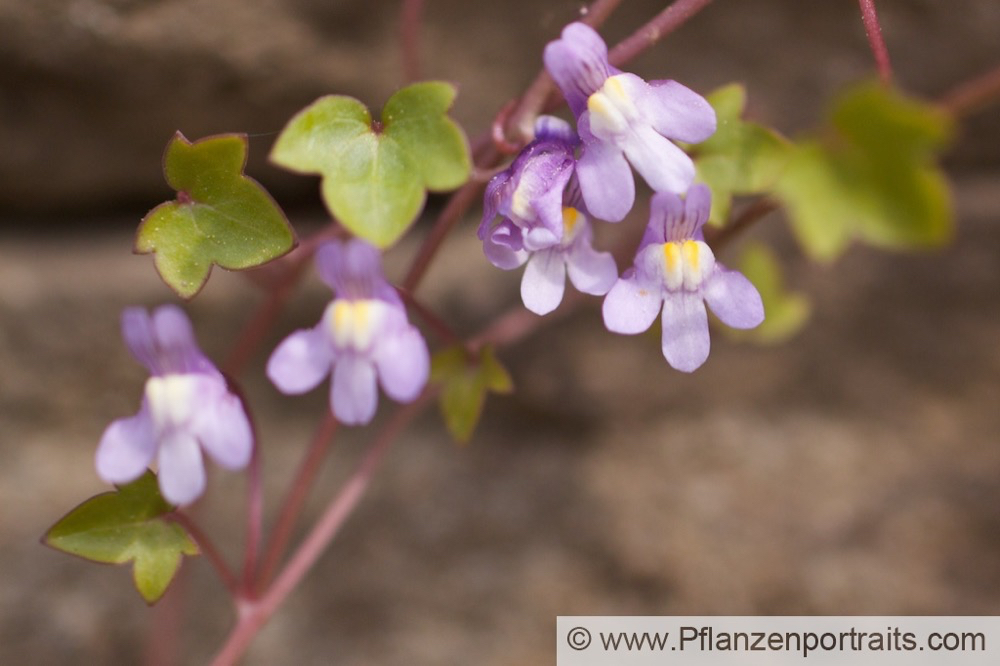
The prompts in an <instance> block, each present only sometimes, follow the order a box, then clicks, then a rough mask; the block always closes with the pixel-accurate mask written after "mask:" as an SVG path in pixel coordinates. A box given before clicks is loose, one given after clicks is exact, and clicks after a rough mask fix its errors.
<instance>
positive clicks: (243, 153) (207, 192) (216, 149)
mask: <svg viewBox="0 0 1000 666" xmlns="http://www.w3.org/2000/svg"><path fill="white" fill-rule="evenodd" d="M246 160H247V137H246V136H245V135H242V134H225V135H220V136H215V137H209V138H207V139H202V140H200V141H196V142H194V143H191V142H189V141H188V140H187V139H186V138H184V135H182V134H181V133H180V132H178V133H177V134H175V135H174V136H173V138H172V139H171V140H170V143H169V144H167V150H166V153H165V154H164V157H163V173H164V175H165V176H166V179H167V183H168V184H169V185H170V186H171V187H172V188H174V189H175V190H177V199H176V200H175V201H168V202H166V203H163V204H160V205H159V206H157V207H156V208H154V209H153V210H151V211H150V212H149V213H148V214H147V215H146V217H145V218H143V220H142V224H140V225H139V231H138V234H137V235H136V239H135V251H136V252H138V253H140V254H148V253H154V263H155V265H156V270H157V271H158V272H159V273H160V276H161V277H162V278H163V281H164V282H166V283H167V285H169V286H170V288H171V289H173V290H174V291H176V292H177V293H178V294H179V295H180V296H181V297H183V298H192V297H193V296H194V295H195V294H197V293H198V291H199V290H201V288H202V286H204V284H205V282H206V281H207V280H208V276H209V273H210V272H211V270H212V264H218V265H219V266H222V267H223V268H227V269H230V270H243V269H246V268H253V267H254V266H260V265H261V264H265V263H267V262H269V261H271V260H272V259H276V258H277V257H280V256H281V255H283V254H285V253H287V252H288V251H289V250H291V249H292V248H293V247H295V242H296V241H295V233H294V232H293V231H292V228H291V226H290V225H289V224H288V220H287V219H286V218H285V215H284V213H282V212H281V209H280V208H279V207H278V204H276V203H275V202H274V200H273V199H272V198H271V196H270V195H269V194H268V193H267V191H266V190H265V189H264V188H263V187H261V186H260V185H259V184H258V183H257V182H256V181H254V180H253V179H251V178H250V177H248V176H246V175H244V173H243V169H244V167H245V166H246Z"/></svg>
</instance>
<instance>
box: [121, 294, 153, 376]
mask: <svg viewBox="0 0 1000 666" xmlns="http://www.w3.org/2000/svg"><path fill="white" fill-rule="evenodd" d="M121 325H122V338H124V339H125V346H126V347H128V349H129V351H130V352H132V356H134V357H135V359H136V360H137V361H139V363H142V364H143V365H144V366H145V367H146V369H147V370H149V372H150V374H154V375H159V374H162V373H163V369H162V368H161V367H160V361H159V358H158V354H157V351H156V334H155V333H154V331H153V321H152V319H150V317H149V313H148V312H146V309H145V308H125V310H123V311H122V319H121Z"/></svg>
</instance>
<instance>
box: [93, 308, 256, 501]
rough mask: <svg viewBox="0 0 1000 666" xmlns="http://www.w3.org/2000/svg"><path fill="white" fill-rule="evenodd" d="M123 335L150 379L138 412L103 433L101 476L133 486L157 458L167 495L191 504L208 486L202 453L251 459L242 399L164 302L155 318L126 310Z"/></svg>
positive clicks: (183, 319)
mask: <svg viewBox="0 0 1000 666" xmlns="http://www.w3.org/2000/svg"><path fill="white" fill-rule="evenodd" d="M122 337H124V338H125V344H126V345H128V348H129V350H130V351H131V352H132V355H133V356H134V357H135V358H136V359H137V360H138V361H139V362H140V363H142V364H143V365H144V366H146V368H147V369H148V370H149V372H150V374H151V375H152V376H151V377H150V378H149V379H148V380H146V388H145V393H144V395H143V399H142V407H141V408H140V409H139V413H138V414H136V415H135V416H132V417H129V418H123V419H118V420H117V421H115V422H113V423H112V424H111V425H109V426H108V428H107V429H106V430H105V431H104V435H103V436H102V437H101V443H100V444H99V445H98V447H97V460H96V462H97V473H98V475H99V476H100V477H101V478H102V479H103V480H104V481H107V482H108V483H128V482H130V481H133V480H135V479H137V478H139V477H140V476H141V475H142V474H143V472H145V471H146V468H147V467H148V466H149V465H150V464H151V463H152V462H153V459H154V458H155V459H156V461H157V465H158V468H159V484H160V492H161V493H162V494H163V497H164V498H165V499H166V500H167V501H168V502H170V503H171V504H177V505H183V504H190V503H191V502H193V501H194V500H196V499H197V498H198V497H199V496H200V495H201V493H202V492H203V491H204V489H205V468H204V463H203V461H202V451H204V452H205V453H207V454H208V455H209V456H210V457H211V458H212V459H213V460H215V462H217V463H218V464H219V465H221V466H222V467H225V468H226V469H231V470H236V469H242V468H243V467H246V465H247V463H248V462H249V461H250V453H251V450H252V449H253V433H252V430H251V428H250V421H249V419H248V418H247V415H246V412H245V411H244V410H243V403H242V402H241V401H240V399H239V398H238V397H237V396H236V395H234V394H233V393H232V392H230V391H229V389H228V388H227V386H226V380H225V378H224V377H223V376H222V373H220V372H219V371H218V370H217V369H216V368H215V366H214V365H213V364H212V362H211V361H209V360H208V359H207V358H206V357H205V355H204V354H202V352H201V350H200V349H199V348H198V344H197V342H196V341H195V339H194V332H193V331H192V330H191V322H190V321H189V320H188V318H187V316H186V315H185V314H184V312H183V311H182V310H181V309H180V308H178V307H176V306H173V305H164V306H162V307H160V308H158V309H157V310H156V311H155V312H154V313H153V316H152V317H150V316H149V314H148V313H147V312H146V311H145V310H144V309H142V308H128V309H126V310H125V311H124V312H123V313H122Z"/></svg>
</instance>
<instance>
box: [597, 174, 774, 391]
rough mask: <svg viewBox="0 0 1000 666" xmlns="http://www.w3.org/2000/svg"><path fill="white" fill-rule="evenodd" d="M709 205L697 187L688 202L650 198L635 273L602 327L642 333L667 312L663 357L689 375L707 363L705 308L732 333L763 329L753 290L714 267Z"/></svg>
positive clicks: (618, 290) (609, 305)
mask: <svg viewBox="0 0 1000 666" xmlns="http://www.w3.org/2000/svg"><path fill="white" fill-rule="evenodd" d="M710 204H711V193H710V192H709V189H708V188H707V187H705V186H704V185H695V186H694V187H692V188H691V190H690V191H689V192H688V194H687V198H686V199H685V200H684V201H681V199H680V197H678V196H677V195H676V194H673V193H669V192H664V193H659V194H655V195H653V200H652V204H651V208H652V211H651V215H650V220H649V226H648V227H646V233H645V235H644V236H643V239H642V242H641V244H640V245H639V250H638V252H637V253H636V257H635V266H634V267H632V268H630V269H629V270H627V271H625V273H624V274H623V275H622V277H621V278H620V279H619V280H618V281H617V282H616V283H615V285H614V286H613V287H612V288H611V291H609V292H608V295H607V297H606V298H605V299H604V308H603V312H604V325H605V326H607V328H608V330H609V331H613V332H615V333H626V334H634V333H641V332H643V331H645V330H646V329H648V328H649V327H650V325H652V323H653V320H654V319H656V315H657V313H658V312H661V311H662V313H663V317H662V322H663V338H662V340H663V342H662V346H663V355H664V356H665V357H666V359H667V362H668V363H669V364H670V365H671V366H673V367H674V368H677V369H678V370H683V371H684V372H692V371H694V370H696V369H697V368H698V367H700V366H701V364H702V363H704V362H705V360H706V359H707V358H708V352H709V346H710V341H709V335H708V315H707V313H706V311H705V303H708V307H709V308H711V310H712V312H713V313H715V315H716V316H717V317H718V318H719V319H720V320H721V321H722V323H724V324H726V325H728V326H732V327H733V328H754V327H755V326H757V325H759V324H760V323H761V322H762V321H764V305H763V303H762V302H761V298H760V294H759V293H758V292H757V289H756V287H754V286H753V284H751V283H750V281H749V280H747V279H746V278H745V277H744V276H743V274H742V273H739V272H737V271H732V270H728V269H726V268H725V267H723V266H722V265H721V264H719V263H717V262H716V261H715V255H713V254H712V250H711V248H709V247H708V245H706V244H705V240H704V235H703V234H702V227H703V226H704V224H705V221H706V220H707V219H708V212H709V206H710Z"/></svg>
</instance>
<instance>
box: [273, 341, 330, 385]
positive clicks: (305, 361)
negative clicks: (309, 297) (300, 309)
mask: <svg viewBox="0 0 1000 666" xmlns="http://www.w3.org/2000/svg"><path fill="white" fill-rule="evenodd" d="M320 326H322V324H320ZM332 362H333V350H332V348H331V346H330V343H329V341H328V340H327V338H326V336H325V335H324V334H323V331H322V330H321V329H320V327H319V326H317V327H316V328H307V329H302V330H299V331H296V332H294V333H292V334H291V335H289V336H288V337H287V338H285V339H284V340H283V341H282V342H281V344H279V345H278V346H277V348H276V349H275V350H274V352H273V353H272V354H271V358H269V359H268V361H267V376H268V378H269V379H270V380H271V381H272V382H273V383H274V385H275V386H277V387H278V390H279V391H281V392H282V393H289V394H299V393H305V392H306V391H309V390H311V389H313V388H315V387H316V385H317V384H319V383H320V382H321V381H322V380H323V378H324V377H326V375H327V374H328V373H329V372H330V364H331V363H332Z"/></svg>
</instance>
